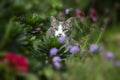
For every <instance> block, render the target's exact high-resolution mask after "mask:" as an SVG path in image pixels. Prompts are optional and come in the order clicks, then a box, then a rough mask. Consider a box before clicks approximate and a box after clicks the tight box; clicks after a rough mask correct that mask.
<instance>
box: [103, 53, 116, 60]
mask: <svg viewBox="0 0 120 80" xmlns="http://www.w3.org/2000/svg"><path fill="white" fill-rule="evenodd" d="M105 57H106V59H114V54H113V53H112V52H107V53H106V55H105Z"/></svg>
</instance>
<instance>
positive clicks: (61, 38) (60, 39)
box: [58, 37, 66, 43]
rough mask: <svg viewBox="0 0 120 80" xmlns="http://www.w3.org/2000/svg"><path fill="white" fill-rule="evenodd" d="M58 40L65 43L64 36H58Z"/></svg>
mask: <svg viewBox="0 0 120 80" xmlns="http://www.w3.org/2000/svg"><path fill="white" fill-rule="evenodd" d="M58 42H59V43H65V42H66V38H65V37H59V38H58Z"/></svg>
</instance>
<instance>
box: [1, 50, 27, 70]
mask: <svg viewBox="0 0 120 80" xmlns="http://www.w3.org/2000/svg"><path fill="white" fill-rule="evenodd" d="M3 61H7V62H8V63H10V64H11V66H13V67H15V68H16V69H17V72H27V71H28V65H29V62H28V59H27V58H25V57H24V56H22V55H19V54H15V53H13V52H8V54H7V55H6V56H5V57H4V58H3Z"/></svg>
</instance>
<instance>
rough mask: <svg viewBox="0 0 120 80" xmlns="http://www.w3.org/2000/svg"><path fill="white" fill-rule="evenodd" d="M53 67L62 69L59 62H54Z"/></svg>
mask: <svg viewBox="0 0 120 80" xmlns="http://www.w3.org/2000/svg"><path fill="white" fill-rule="evenodd" d="M53 65H54V67H55V68H56V69H60V68H61V64H60V63H59V62H54V63H53Z"/></svg>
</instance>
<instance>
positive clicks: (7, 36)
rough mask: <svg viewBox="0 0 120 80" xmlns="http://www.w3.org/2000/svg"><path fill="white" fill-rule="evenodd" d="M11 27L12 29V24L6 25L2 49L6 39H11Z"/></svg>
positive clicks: (0, 47) (0, 45) (0, 46)
mask: <svg viewBox="0 0 120 80" xmlns="http://www.w3.org/2000/svg"><path fill="white" fill-rule="evenodd" d="M11 29H12V26H11V24H9V25H7V26H6V29H5V33H4V36H3V38H2V40H1V44H0V50H1V49H2V48H3V47H4V45H5V43H6V41H7V40H8V39H9V35H10V32H11Z"/></svg>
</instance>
